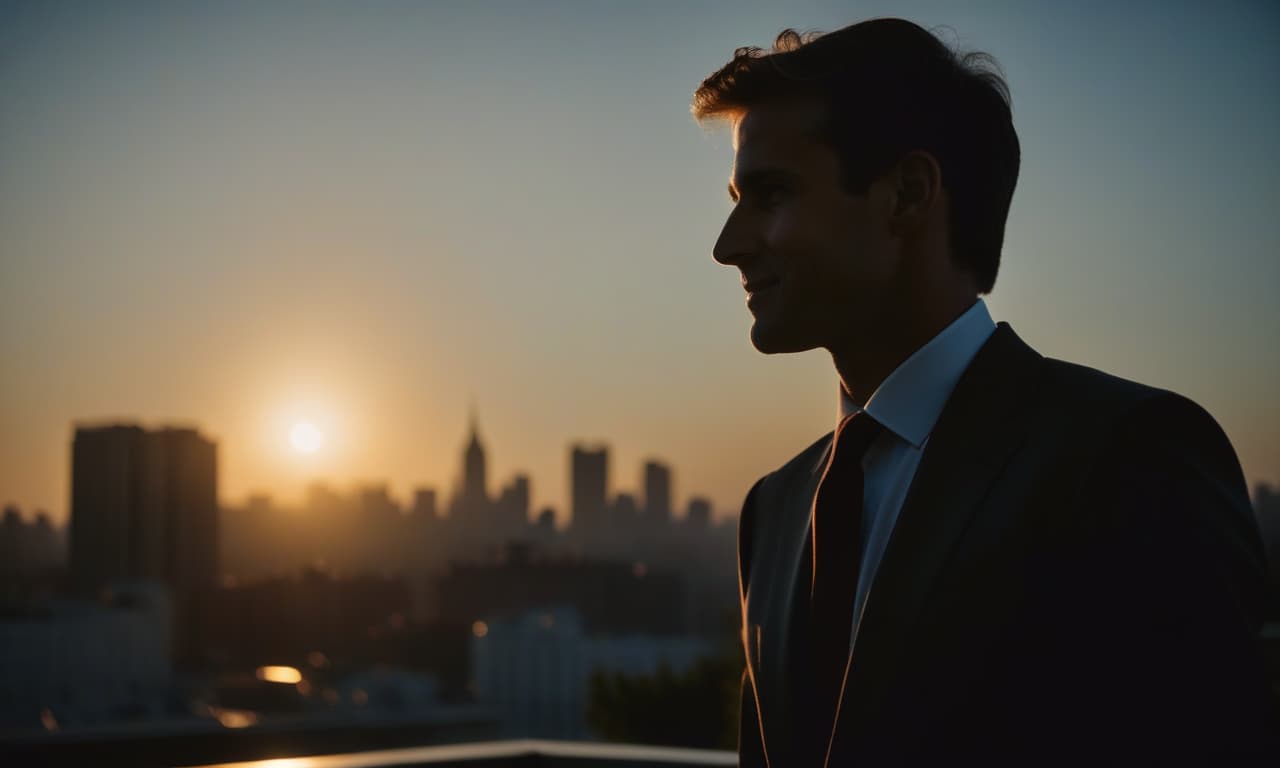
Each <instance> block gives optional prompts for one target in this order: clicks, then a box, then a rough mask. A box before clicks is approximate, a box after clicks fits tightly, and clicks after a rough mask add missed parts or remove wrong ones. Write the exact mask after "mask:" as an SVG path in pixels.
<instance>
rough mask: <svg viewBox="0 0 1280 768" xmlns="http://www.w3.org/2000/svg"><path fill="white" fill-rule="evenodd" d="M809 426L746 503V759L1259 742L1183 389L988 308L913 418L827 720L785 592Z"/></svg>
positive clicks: (1131, 761)
mask: <svg viewBox="0 0 1280 768" xmlns="http://www.w3.org/2000/svg"><path fill="white" fill-rule="evenodd" d="M830 444H831V435H827V436H826V437H824V438H822V439H821V440H819V441H818V442H817V443H815V444H814V445H813V446H811V447H810V448H809V449H807V450H805V451H804V452H802V453H801V454H800V455H798V456H796V457H795V458H794V459H792V460H791V461H790V462H789V463H788V464H786V465H785V466H783V467H782V468H781V469H779V470H777V471H775V472H773V473H771V474H769V475H767V476H765V477H764V478H762V479H761V480H760V481H759V482H758V483H757V484H756V485H755V487H753V488H752V490H751V493H750V494H749V495H748V496H747V500H746V503H745V504H744V506H743V510H742V518H741V523H740V531H739V583H740V587H741V590H740V596H741V601H742V610H743V643H744V648H745V650H746V655H747V671H746V674H745V675H744V679H743V692H742V721H741V723H742V730H741V736H740V748H739V752H740V756H741V764H742V765H743V766H763V765H769V766H772V768H780V767H781V768H792V766H796V767H797V768H802V767H803V766H818V765H822V764H823V758H824V756H827V761H826V764H827V765H831V766H845V765H859V766H878V765H918V764H936V765H942V764H955V765H970V764H985V765H991V764H1020V765H1029V766H1030V765H1044V764H1073V765H1097V764H1123V765H1147V764H1150V765H1169V764H1184V763H1190V764H1205V765H1209V764H1214V765H1222V764H1235V763H1237V762H1240V763H1250V762H1253V761H1254V760H1262V759H1265V758H1266V753H1267V751H1268V750H1269V749H1271V748H1272V746H1273V745H1274V742H1273V741H1272V740H1273V739H1274V733H1275V730H1274V729H1275V726H1276V719H1275V718H1276V715H1275V712H1274V711H1273V710H1272V708H1271V707H1272V705H1271V702H1270V694H1269V689H1268V687H1267V683H1266V680H1265V676H1264V674H1263V669H1262V660H1261V647H1260V640H1259V638H1258V631H1259V628H1260V625H1261V615H1262V604H1263V600H1264V597H1263V595H1264V591H1263V583H1264V574H1265V560H1264V555H1263V549H1262V544H1261V541H1260V537H1259V535H1258V529H1257V524H1256V522H1255V520H1254V518H1253V514H1252V511H1251V509H1250V505H1249V499H1248V494H1247V491H1246V489H1245V483H1244V479H1243V477H1242V475H1241V471H1240V466H1239V463H1238V461H1237V460H1236V457H1235V453H1234V452H1233V450H1232V448H1231V445H1230V443H1229V442H1228V441H1227V438H1226V436H1225V435H1224V434H1223V433H1222V431H1221V429H1219V427H1218V425H1217V424H1216V423H1215V422H1214V420H1213V419H1212V418H1211V417H1210V416H1209V415H1208V414H1207V413H1205V411H1203V410H1202V409H1201V408H1200V407H1199V406H1197V405H1195V404H1194V403H1192V402H1191V401H1189V400H1187V399H1185V398H1182V397H1179V396H1177V395H1174V394H1172V393H1169V392H1164V391H1161V390H1156V389H1152V388H1149V387H1145V386H1142V385H1139V384H1134V383H1132V382H1129V381H1124V380H1122V379H1118V378H1115V377H1112V376H1108V375H1106V374H1103V373H1100V372H1098V371H1095V370H1092V369H1089V368H1084V367H1080V366H1077V365H1072V364H1069V363H1064V362H1060V361H1057V360H1051V359H1047V358H1044V357H1041V356H1040V355H1039V354H1037V353H1036V352H1035V351H1034V350H1032V349H1031V348H1030V347H1028V346H1027V345H1026V344H1024V343H1023V342H1022V341H1021V340H1020V339H1019V338H1018V337H1017V336H1016V335H1015V334H1014V332H1013V331H1012V330H1011V329H1010V328H1009V326H1008V325H1006V324H1003V323H1002V324H1000V326H999V327H998V328H997V330H996V332H995V333H994V334H993V335H992V337H991V339H990V340H989V341H988V342H987V343H986V345H985V346H984V347H983V348H982V349H981V351H980V352H979V353H978V355H977V357H975V358H974V360H973V362H972V364H971V365H970V367H969V368H968V370H967V371H966V372H965V374H964V376H963V377H962V378H961V380H960V382H959V383H958V384H957V386H956V389H955V391H954V392H953V393H952V395H951V398H950V399H949V400H948V402H947V405H946V407H945V409H944V410H943V412H942V415H941V416H940V417H939V420H938V423H937V425H936V426H935V428H934V431H933V433H932V434H931V436H930V439H929V442H928V444H927V446H926V449H925V452H924V455H923V457H922V459H921V463H920V466H919V470H918V471H917V474H916V476H915V479H914V481H913V483H912V486H911V489H910V491H909V493H908V496H907V499H906V502H905V504H904V506H903V509H902V512H901V515H900V517H899V519H898V522H897V525H896V527H895V529H894V531H893V535H892V538H891V539H890V542H889V546H888V549H887V551H886V552H885V555H884V558H883V560H882V561H881V564H880V566H879V572H878V574H877V576H876V579H875V582H874V584H873V586H872V589H871V591H870V593H869V595H868V597H867V602H866V606H865V610H864V613H863V615H862V619H861V624H860V626H859V628H858V632H857V636H856V638H855V639H854V643H853V651H852V653H851V656H850V660H849V664H848V667H847V670H846V673H845V678H844V691H843V694H842V699H841V705H840V708H839V714H838V716H837V718H836V722H835V726H834V728H833V729H831V731H830V733H829V734H828V732H827V729H825V728H822V727H821V726H819V727H818V728H817V730H815V728H814V726H813V724H814V723H815V722H816V718H819V717H820V716H821V713H820V712H819V711H818V709H817V708H816V707H815V706H814V703H813V701H812V700H811V697H810V696H809V694H808V682H807V681H808V680H809V679H811V678H810V677H809V675H810V674H811V671H810V670H809V669H808V668H807V666H806V664H807V662H808V653H807V651H806V649H807V642H806V640H805V627H806V626H807V624H806V617H805V611H806V609H807V597H806V596H807V585H808V578H809V569H810V567H811V564H810V560H809V553H810V549H809V540H808V530H809V517H810V504H811V500H812V498H813V492H814V489H815V488H816V487H817V483H818V479H819V476H820V474H821V472H822V469H823V467H824V466H825V463H826V457H827V452H828V450H829V448H830ZM1271 757H1272V758H1273V759H1276V760H1277V762H1275V763H1271V764H1273V765H1276V764H1280V758H1276V756H1275V755H1274V754H1273V755H1271ZM979 761H980V762H979Z"/></svg>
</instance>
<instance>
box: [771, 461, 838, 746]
mask: <svg viewBox="0 0 1280 768" xmlns="http://www.w3.org/2000/svg"><path fill="white" fill-rule="evenodd" d="M829 450H830V444H829V443H828V445H827V446H826V448H825V449H824V450H822V451H821V452H819V456H818V459H817V461H816V462H815V463H814V464H813V466H812V467H807V466H806V467H804V468H803V469H804V471H802V472H797V473H795V474H794V475H793V476H792V477H789V478H787V486H786V487H783V488H777V489H774V491H775V492H776V493H778V494H779V496H778V497H775V501H774V502H773V503H775V504H776V505H777V506H775V507H772V508H774V509H780V510H783V511H784V518H783V521H784V524H783V525H782V526H781V527H779V528H776V529H774V530H775V535H777V540H776V541H774V542H772V552H773V557H772V559H771V561H770V563H769V567H768V568H767V569H766V571H765V572H767V573H770V574H771V578H770V579H769V582H768V583H769V594H768V596H767V597H766V598H765V601H766V603H767V605H766V606H764V607H763V610H762V612H761V615H762V616H763V617H767V618H768V620H770V621H771V622H776V623H772V624H771V625H770V626H768V627H765V628H764V630H765V634H766V637H765V638H764V639H763V640H762V641H761V642H760V656H761V668H762V669H761V671H762V673H763V677H764V678H765V680H764V683H765V685H766V686H767V689H766V690H765V691H764V695H763V696H762V699H761V701H760V708H761V716H762V718H763V720H764V722H765V724H766V729H767V730H766V732H765V743H766V749H767V751H768V755H769V761H770V764H771V765H775V766H776V765H784V766H785V765H790V764H793V762H792V761H793V758H794V757H795V755H797V754H798V751H799V750H802V749H804V748H805V747H806V744H805V741H806V738H805V728H806V726H807V725H808V723H809V722H811V718H812V711H811V707H810V696H809V690H810V688H809V680H810V678H811V676H812V671H811V669H810V667H809V662H810V654H809V647H810V645H809V636H808V619H809V614H808V606H809V582H810V579H811V568H812V560H811V554H812V551H811V544H810V540H809V524H810V515H811V514H812V510H811V506H812V499H813V494H814V491H815V490H816V489H817V485H818V481H819V480H820V479H821V476H822V469H823V467H824V466H826V461H827V454H828V452H829ZM773 574H776V576H774V575H773ZM762 586H763V585H762ZM753 588H754V587H753ZM810 751H811V750H810Z"/></svg>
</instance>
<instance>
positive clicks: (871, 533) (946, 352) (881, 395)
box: [840, 299, 996, 644]
mask: <svg viewBox="0 0 1280 768" xmlns="http://www.w3.org/2000/svg"><path fill="white" fill-rule="evenodd" d="M995 330H996V325H995V323H994V322H993V321H992V320H991V313H990V312H988V311H987V305H986V303H985V302H983V301H982V299H978V301H977V302H976V303H974V305H973V306H972V307H970V308H969V309H967V310H966V311H965V313H964V314H962V315H960V317H958V318H956V319H955V320H954V321H952V323H951V324H950V325H948V326H947V327H946V328H944V329H942V331H941V332H940V333H939V334H938V335H937V336H934V337H933V338H932V339H931V340H930V341H929V343H927V344H925V345H924V346H923V347H921V348H920V349H918V350H916V351H915V352H914V353H913V354H912V355H911V357H908V358H907V359H906V360H904V361H902V364H901V365H899V366H898V367H897V368H895V369H894V371H893V373H891V374H889V376H888V377H887V378H886V379H885V380H884V381H883V382H882V383H881V384H880V386H879V387H878V388H877V389H876V391H875V392H874V393H873V394H872V395H871V398H870V399H869V400H867V402H866V404H865V405H862V406H860V405H858V404H857V403H855V402H854V401H853V400H851V399H850V398H849V396H848V395H847V394H846V393H845V391H844V388H843V387H841V388H840V418H841V420H843V419H844V417H846V416H848V415H850V414H852V413H855V412H857V411H863V410H865V411H866V412H867V413H868V414H870V415H871V417H872V418H874V419H875V420H876V421H878V422H880V423H881V424H883V425H884V427H885V429H884V432H883V433H881V434H880V436H879V437H878V438H876V441H875V442H874V443H872V444H871V447H870V448H869V449H868V450H867V454H866V456H864V457H863V459H862V470H863V477H864V480H863V491H862V542H863V549H862V570H861V573H860V576H859V578H858V590H857V593H856V594H855V595H854V602H853V628H852V634H851V636H850V638H849V642H850V643H851V644H852V642H853V639H854V638H856V637H857V635H858V624H859V623H860V621H861V619H862V610H863V608H864V606H865V604H866V600H867V593H868V592H869V591H870V589H871V585H872V584H873V582H874V579H875V575H876V570H877V568H879V566H880V560H881V559H882V558H883V557H884V551H885V548H886V547H887V546H888V544H889V535H890V534H891V533H892V532H893V526H894V524H895V523H896V522H897V520H898V513H899V512H901V511H902V503H903V501H905V500H906V498H907V490H908V489H910V488H911V481H912V479H913V478H914V477H915V475H916V469H917V468H918V467H919V466H920V457H921V456H922V455H923V454H924V448H925V445H927V444H928V442H929V434H930V433H931V432H933V426H934V424H936V423H937V421H938V416H939V415H941V414H942V408H943V406H945V405H946V404H947V399H948V398H950V397H951V392H952V390H954V389H955V386H956V383H957V382H958V381H959V380H960V376H961V375H962V374H963V373H964V372H965V369H967V368H968V367H969V363H970V362H972V361H973V358H974V356H975V355H977V354H978V350H979V349H981V348H982V345H984V344H986V343H987V339H989V338H991V334H992V333H994V332H995Z"/></svg>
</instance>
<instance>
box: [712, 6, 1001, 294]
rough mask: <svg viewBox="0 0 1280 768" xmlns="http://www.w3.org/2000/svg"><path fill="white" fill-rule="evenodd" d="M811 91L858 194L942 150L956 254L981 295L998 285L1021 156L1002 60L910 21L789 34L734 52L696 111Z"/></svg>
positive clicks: (742, 107)
mask: <svg viewBox="0 0 1280 768" xmlns="http://www.w3.org/2000/svg"><path fill="white" fill-rule="evenodd" d="M809 98H815V99H817V100H818V101H819V102H820V103H821V104H822V106H823V109H824V119H823V125H822V129H821V130H822V134H823V140H824V141H826V142H827V143H829V144H830V145H831V146H832V148H833V149H835V151H836V153H837V155H838V156H839V157H840V163H841V175H842V178H843V181H844V185H845V187H846V189H848V190H849V191H850V192H852V193H854V194H862V193H865V192H866V191H867V188H868V186H869V185H870V184H871V182H872V181H874V180H875V179H876V178H878V177H879V176H881V175H882V174H884V173H885V172H886V171H888V170H889V169H890V168H892V167H893V165H894V164H895V163H897V162H898V161H899V160H900V159H901V158H902V156H903V155H905V154H906V153H907V152H911V151H915V150H920V151H925V152H928V153H929V154H931V155H932V156H933V158H934V159H935V160H936V161H937V162H938V165H939V167H940V168H941V169H942V185H943V187H944V188H946V189H947V191H948V193H949V195H950V199H951V209H950V214H949V218H948V224H949V229H950V245H951V251H952V257H953V258H954V259H955V262H956V263H957V264H959V265H961V266H962V267H964V268H965V269H966V270H968V271H970V272H971V273H972V274H973V275H974V276H975V277H976V278H977V281H978V290H979V292H980V293H988V292H990V291H991V288H992V286H994V285H995V280H996V272H997V271H998V270H999V268H1000V249H1001V247H1002V245H1003V244H1004V227H1005V219H1006V218H1008V215H1009V204H1010V202H1011V201H1012V200H1013V189H1014V186H1015V185H1016V184H1017V181H1018V165H1019V160H1020V157H1021V151H1020V149H1019V145H1018V134H1017V133H1016V132H1015V131H1014V129H1013V115H1012V111H1011V107H1010V100H1009V88H1008V86H1007V85H1006V83H1005V80H1004V77H1003V75H1002V74H1001V73H1000V70H999V66H998V65H997V64H996V62H995V60H994V59H993V58H992V57H991V56H989V55H987V54H984V53H964V54H961V53H957V52H955V51H952V50H951V49H950V48H948V47H947V46H946V45H945V44H944V43H943V42H942V41H941V40H939V39H938V38H937V37H935V36H934V35H933V34H932V33H930V32H929V31H927V30H925V29H924V28H923V27H920V26H919V25H917V24H913V23H911V22H909V21H904V20H902V19H873V20H870V21H864V22H861V23H858V24H854V25H852V26H848V27H845V28H844V29H841V30H838V31H836V32H831V33H828V34H816V33H809V34H804V35H802V34H800V33H798V32H796V31H795V30H791V29H787V30H784V31H783V32H782V33H781V34H779V35H778V37H777V40H775V41H774V44H773V50H771V51H764V50H762V49H760V48H755V47H744V48H739V49H737V50H736V51H734V54H733V59H732V60H731V61H730V62H729V63H728V64H726V65H724V66H723V67H722V68H720V70H719V71H717V72H715V73H714V74H712V75H711V76H710V77H708V78H707V79H706V80H704V81H703V82H702V85H701V86H699V87H698V90H697V91H696V92H695V93H694V96H693V106H692V109H693V114H694V116H695V117H696V118H697V119H698V120H704V119H707V118H736V117H738V116H740V115H741V114H742V113H744V112H746V111H747V110H749V109H750V108H751V107H753V106H757V105H760V104H764V103H774V102H779V101H786V100H788V99H809Z"/></svg>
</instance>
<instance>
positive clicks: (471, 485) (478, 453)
mask: <svg viewBox="0 0 1280 768" xmlns="http://www.w3.org/2000/svg"><path fill="white" fill-rule="evenodd" d="M488 493H489V491H488V480H487V477H486V470H485V458H484V446H483V445H481V444H480V428H479V427H478V426H477V423H476V417H475V415H474V414H472V416H471V439H470V441H468V443H467V448H466V451H464V452H463V456H462V500H463V504H464V505H466V506H469V507H471V508H473V509H477V508H479V507H482V506H483V505H484V503H485V502H486V501H488V499H489V496H488Z"/></svg>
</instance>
